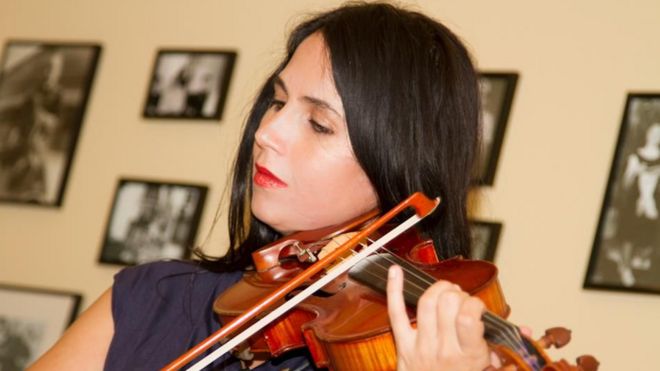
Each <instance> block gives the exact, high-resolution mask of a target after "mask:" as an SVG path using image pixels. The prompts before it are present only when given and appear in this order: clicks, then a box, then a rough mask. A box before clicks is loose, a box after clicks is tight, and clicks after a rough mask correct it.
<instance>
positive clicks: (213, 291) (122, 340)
mask: <svg viewBox="0 0 660 371" xmlns="http://www.w3.org/2000/svg"><path fill="white" fill-rule="evenodd" d="M240 278H241V272H232V273H213V272H209V271H207V270H204V269H202V268H200V267H198V266H197V265H195V264H194V263H192V262H181V261H169V262H156V263H150V264H144V265H140V266H136V267H130V268H125V269H123V270H122V271H120V272H119V273H117V274H116V275H115V283H114V285H113V287H112V317H113V320H114V330H115V333H114V336H113V338H112V342H111V343H110V349H109V350H108V355H107V358H106V361H105V368H104V369H105V370H159V369H161V368H162V367H164V366H165V365H167V364H168V363H169V362H171V361H172V360H174V359H175V358H177V357H178V356H179V355H181V354H183V353H184V352H185V351H187V350H188V349H190V348H192V347H193V346H194V345H196V344H197V343H199V342H200V341H202V340H204V339H205V338H206V337H208V336H209V335H210V334H211V333H213V332H215V331H216V330H217V329H219V328H220V325H221V324H220V322H219V321H218V319H217V317H216V315H215V314H214V313H213V310H212V307H213V301H214V300H215V298H216V297H217V296H218V295H219V294H220V293H221V292H223V291H224V290H225V289H227V288H228V287H229V286H231V285H232V284H234V283H235V282H236V281H238V280H239V279H240ZM209 352H210V351H209ZM209 352H207V353H206V354H208V353H209ZM206 354H204V355H206ZM204 355H202V356H200V358H199V359H201V358H202V357H203V356H204ZM209 369H213V370H232V371H237V370H240V369H241V366H240V362H239V361H238V360H237V359H235V358H234V357H231V356H228V355H225V356H223V357H221V358H220V359H218V360H216V361H215V362H214V363H213V364H212V367H210V368H209ZM313 369H314V368H313V363H312V361H311V360H310V358H309V356H308V354H307V353H306V352H305V351H297V352H289V353H287V354H285V355H284V356H282V357H279V358H277V359H273V360H271V361H269V362H267V363H264V364H263V365H261V366H259V367H258V368H257V370H259V371H262V370H263V371H275V370H290V371H294V370H313Z"/></svg>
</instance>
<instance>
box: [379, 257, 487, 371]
mask: <svg viewBox="0 0 660 371" xmlns="http://www.w3.org/2000/svg"><path fill="white" fill-rule="evenodd" d="M402 290H403V272H402V271H401V268H400V267H398V266H393V267H391V268H390V270H389V276H388V280H387V309H388V312H389V316H390V322H391V324H392V331H393V333H394V340H395V342H396V350H397V368H398V370H399V371H424V370H466V371H467V370H478V371H482V370H484V369H486V368H488V367H489V365H490V364H491V362H490V361H491V357H490V353H489V351H488V346H487V345H486V341H485V340H484V337H483V335H484V324H483V322H482V321H481V315H482V313H483V311H484V304H483V303H482V302H481V300H479V299H477V298H474V297H470V296H469V295H468V294H466V293H465V292H463V291H462V290H461V289H460V287H458V286H457V285H454V284H452V283H449V282H446V281H440V282H436V283H435V284H433V285H432V286H431V287H429V288H428V289H427V290H426V292H424V294H423V295H422V297H421V298H420V299H419V302H418V304H417V328H413V327H412V326H411V325H410V320H409V318H408V315H407V313H406V308H405V303H404V301H403V294H402Z"/></svg>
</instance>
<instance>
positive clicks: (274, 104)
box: [268, 98, 284, 111]
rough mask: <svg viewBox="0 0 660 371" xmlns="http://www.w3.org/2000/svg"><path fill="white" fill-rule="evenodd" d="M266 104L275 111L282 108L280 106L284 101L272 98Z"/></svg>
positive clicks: (282, 105)
mask: <svg viewBox="0 0 660 371" xmlns="http://www.w3.org/2000/svg"><path fill="white" fill-rule="evenodd" d="M268 106H269V107H270V108H274V109H275V110H276V111H279V110H281V109H282V107H284V102H283V101H281V100H277V99H274V98H273V99H271V100H270V104H269V105H268Z"/></svg>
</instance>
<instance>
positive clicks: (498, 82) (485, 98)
mask: <svg viewBox="0 0 660 371" xmlns="http://www.w3.org/2000/svg"><path fill="white" fill-rule="evenodd" d="M518 76H519V75H518V73H517V72H482V73H480V74H479V88H480V89H479V90H480V93H481V124H482V137H481V151H480V153H479V158H478V159H477V168H476V174H475V182H476V183H477V185H482V186H483V185H487V186H492V185H493V184H494V182H495V173H496V172H497V165H498V163H499V159H500V152H501V151H502V143H503V142H504V134H505V132H506V128H507V123H508V121H509V114H510V112H511V107H512V105H513V97H514V95H515V91H516V86H517V84H518Z"/></svg>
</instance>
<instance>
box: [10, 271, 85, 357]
mask: <svg viewBox="0 0 660 371" xmlns="http://www.w3.org/2000/svg"><path fill="white" fill-rule="evenodd" d="M81 298H82V296H81V295H80V294H77V293H72V292H65V291H53V290H45V289H37V288H28V287H20V286H12V285H6V284H1V283H0V355H1V356H0V370H25V369H26V367H27V365H29V364H31V363H32V362H33V361H35V360H36V359H37V358H38V357H39V356H41V355H42V354H43V353H45V352H46V350H48V349H49V348H50V347H51V346H52V345H53V344H55V342H56V341H57V339H59V337H60V336H61V335H62V333H63V332H64V330H65V329H66V328H67V327H68V326H69V325H70V324H71V323H72V322H73V320H74V319H75V317H76V316H77V315H78V310H79V307H80V300H81Z"/></svg>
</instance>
